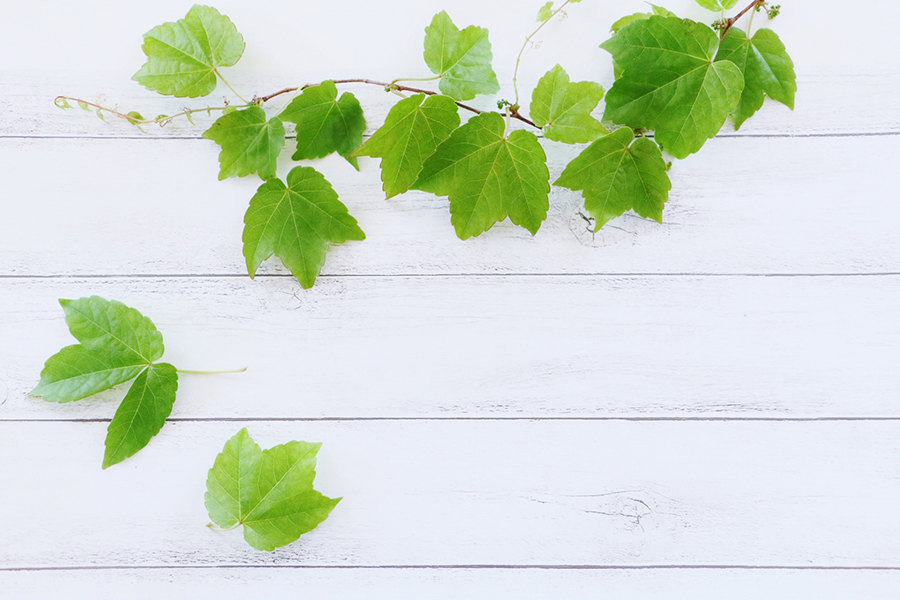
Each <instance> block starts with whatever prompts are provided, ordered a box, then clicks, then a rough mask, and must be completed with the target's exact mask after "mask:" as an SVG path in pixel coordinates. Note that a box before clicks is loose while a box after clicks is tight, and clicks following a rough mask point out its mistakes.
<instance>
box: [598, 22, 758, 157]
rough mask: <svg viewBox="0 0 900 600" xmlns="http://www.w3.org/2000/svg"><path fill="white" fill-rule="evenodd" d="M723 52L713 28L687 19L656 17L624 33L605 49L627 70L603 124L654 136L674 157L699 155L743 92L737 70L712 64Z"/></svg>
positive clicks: (609, 95) (609, 98)
mask: <svg viewBox="0 0 900 600" xmlns="http://www.w3.org/2000/svg"><path fill="white" fill-rule="evenodd" d="M718 45H719V38H718V36H716V34H715V33H714V32H713V30H712V29H710V28H709V27H707V26H706V25H703V24H701V23H695V22H693V21H689V20H687V19H683V20H682V19H677V18H674V17H660V16H654V17H650V18H649V19H646V20H642V21H635V22H633V23H632V24H631V25H629V26H627V27H624V28H623V29H622V30H621V31H619V33H617V34H616V35H614V36H613V37H612V38H610V39H609V40H607V41H606V42H604V43H603V44H602V45H601V46H600V47H601V48H603V49H605V50H607V51H609V52H610V54H612V55H613V59H614V60H615V63H616V65H617V66H618V67H619V68H621V69H622V71H623V72H622V75H621V77H620V78H619V79H617V80H616V82H615V84H614V85H613V87H612V88H611V89H610V90H609V93H607V95H606V112H605V113H604V119H607V120H610V121H613V122H615V123H619V124H623V125H627V126H629V127H631V128H633V129H638V128H641V129H652V130H655V132H656V140H657V142H659V144H660V146H662V148H663V149H664V150H666V151H667V152H668V153H669V154H671V155H672V156H675V157H676V158H685V157H687V156H688V155H690V154H693V153H694V152H697V151H698V150H699V149H700V148H701V147H702V146H703V144H704V143H706V140H707V139H709V138H711V137H713V136H715V135H716V133H718V131H719V129H721V128H722V124H723V123H724V122H725V119H726V118H727V116H728V115H729V113H731V111H733V110H734V108H735V106H737V103H738V101H739V100H740V97H741V90H742V89H743V87H744V78H743V76H742V75H741V71H740V69H738V68H737V66H735V64H734V63H732V62H730V61H724V60H723V61H719V62H716V63H713V57H714V56H715V54H716V50H717V48H718Z"/></svg>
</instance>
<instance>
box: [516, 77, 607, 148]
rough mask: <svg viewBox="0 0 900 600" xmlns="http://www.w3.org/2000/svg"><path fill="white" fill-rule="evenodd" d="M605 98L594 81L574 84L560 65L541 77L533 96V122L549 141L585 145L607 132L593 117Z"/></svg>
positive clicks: (600, 88)
mask: <svg viewBox="0 0 900 600" xmlns="http://www.w3.org/2000/svg"><path fill="white" fill-rule="evenodd" d="M601 99H603V88H602V87H601V86H600V84H598V83H594V82H592V81H580V82H578V83H570V82H569V75H568V74H567V73H566V72H565V70H564V69H563V68H562V67H561V66H559V65H556V66H555V67H553V68H552V69H551V70H550V71H548V72H547V74H546V75H544V76H543V77H541V80H540V81H539V82H538V85H537V88H536V89H535V90H534V94H532V96H531V111H530V113H531V119H532V121H534V123H535V125H537V126H538V127H541V128H542V129H543V130H544V136H545V137H546V138H547V139H548V140H554V141H557V142H564V143H566V144H584V143H587V142H592V141H594V140H596V139H597V138H598V137H600V136H601V135H604V134H606V133H607V131H606V128H605V127H603V125H601V124H600V121H598V120H597V119H595V118H594V117H592V116H591V112H592V111H593V110H594V109H595V108H597V104H599V103H600V100H601Z"/></svg>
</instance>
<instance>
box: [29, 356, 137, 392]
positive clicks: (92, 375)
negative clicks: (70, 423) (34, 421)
mask: <svg viewBox="0 0 900 600" xmlns="http://www.w3.org/2000/svg"><path fill="white" fill-rule="evenodd" d="M146 366H147V363H146V362H144V361H143V360H142V359H140V358H139V357H135V356H134V355H126V356H122V355H120V354H116V353H108V352H104V351H102V350H100V351H90V350H87V349H86V348H85V347H84V346H82V345H81V344H76V345H74V346H66V347H65V348H63V349H62V350H60V351H59V352H57V353H56V354H54V355H53V356H51V357H50V358H49V359H47V362H46V363H44V369H43V370H42V371H41V382H40V383H39V384H38V385H37V387H35V388H34V389H33V390H32V391H31V394H32V395H33V396H41V397H42V398H43V399H44V400H47V401H48V402H72V401H74V400H81V399H82V398H87V397H88V396H93V395H94V394H97V393H100V392H102V391H104V390H108V389H109V388H111V387H113V386H116V385H119V384H120V383H125V382H126V381H129V380H131V379H134V377H135V376H136V375H137V374H138V373H140V372H141V370H142V369H144V368H145V367H146Z"/></svg>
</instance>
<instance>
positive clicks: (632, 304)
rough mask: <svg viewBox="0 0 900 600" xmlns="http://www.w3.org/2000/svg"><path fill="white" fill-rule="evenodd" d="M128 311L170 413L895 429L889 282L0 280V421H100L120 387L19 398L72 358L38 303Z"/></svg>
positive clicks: (48, 311) (51, 313)
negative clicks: (874, 424)
mask: <svg viewBox="0 0 900 600" xmlns="http://www.w3.org/2000/svg"><path fill="white" fill-rule="evenodd" d="M89 294H99V295H102V296H104V297H109V298H116V299H118V300H120V301H122V302H125V303H126V304H128V305H130V306H134V307H136V308H138V309H139V310H141V311H142V312H143V313H144V314H145V315H147V316H149V317H150V318H151V319H153V321H154V322H155V323H156V324H157V326H158V327H159V329H160V331H162V332H163V335H164V339H165V343H166V354H165V356H164V359H165V360H166V361H168V362H171V363H173V364H175V365H176V366H177V367H179V368H183V369H231V368H239V367H244V366H248V367H249V370H248V371H247V372H246V373H242V374H238V375H227V376H224V375H223V376H189V375H183V376H182V377H181V381H180V384H179V390H178V401H177V402H176V404H175V409H174V412H173V417H177V418H184V417H191V418H194V417H202V418H213V417H229V418H244V417H247V418H252V417H275V418H280V417H291V418H297V417H302V418H321V417H342V418H354V417H367V418H373V417H374V418H378V417H483V416H488V417H532V416H555V417H651V418H652V417H661V416H668V417H701V418H702V417H718V418H724V417H735V418H741V417H751V418H752V417H757V418H765V417H768V418H779V417H836V416H837V417H841V416H844V417H846V416H857V417H888V416H890V417H895V418H896V417H900V407H898V405H897V402H896V390H897V389H898V385H900V372H898V370H897V369H896V368H895V367H896V364H897V362H898V358H900V341H898V340H900V305H898V303H897V298H898V296H900V277H779V278H766V277H758V278H749V277H723V278H720V277H706V278H692V277H656V278H649V277H632V278H629V277H559V276H535V277H490V278H484V277H481V278H479V277H462V278H460V277H422V278H416V277H411V278H403V277H400V278H395V277H387V278H346V279H326V280H324V281H321V282H320V283H319V284H317V285H316V286H315V287H314V288H313V289H312V290H310V291H306V292H304V291H303V290H301V289H300V288H299V285H298V284H297V283H296V281H294V280H293V279H291V278H287V277H285V278H268V279H260V280H256V281H250V280H248V279H245V278H242V277H241V278H205V279H193V278H176V279H170V278H150V279H144V278H126V279H110V278H101V279H96V278H89V279H77V278H71V279H68V278H67V279H56V278H53V279H37V280H35V279H8V280H6V281H4V283H3V287H2V288H0V331H2V333H3V338H4V340H9V343H4V344H3V345H2V347H0V361H2V363H3V364H4V365H5V366H6V375H5V377H4V378H5V384H6V386H7V396H6V402H5V403H3V404H2V406H0V418H3V419H11V418H32V419H60V418H109V417H111V415H112V412H113V406H114V403H115V402H117V401H118V399H119V398H120V397H121V396H122V394H123V393H124V390H122V389H120V390H117V391H112V392H109V393H104V394H102V395H101V396H100V397H99V399H88V400H83V401H80V402H73V403H69V404H66V405H57V404H49V403H46V402H43V401H41V400H39V399H35V398H26V394H27V392H28V391H29V390H30V389H31V388H32V387H33V386H34V385H35V384H36V383H37V381H38V375H39V373H40V370H41V368H42V365H43V362H44V361H45V360H46V359H47V358H48V357H49V356H50V355H51V354H53V353H54V352H56V351H58V350H59V348H61V347H62V346H64V345H67V344H70V343H72V338H71V336H70V335H69V333H68V331H67V329H66V325H65V322H64V320H63V315H62V311H61V309H60V308H59V306H58V304H57V302H56V300H57V298H77V297H80V296H83V295H89Z"/></svg>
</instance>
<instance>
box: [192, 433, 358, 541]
mask: <svg viewBox="0 0 900 600" xmlns="http://www.w3.org/2000/svg"><path fill="white" fill-rule="evenodd" d="M320 447H321V444H310V443H307V442H288V443H287V444H281V445H278V446H274V447H272V448H269V449H268V450H262V449H260V447H259V446H258V445H257V444H256V442H254V441H253V439H252V438H251V437H250V434H249V433H248V432H247V429H246V428H245V429H241V430H240V431H239V432H238V433H237V434H236V435H235V436H234V437H232V438H231V439H230V440H228V441H227V442H226V443H225V448H224V449H223V450H222V452H221V453H220V454H219V455H218V456H217V457H216V460H215V462H214V463H213V467H212V468H211V469H210V470H209V475H208V476H207V479H206V495H205V504H206V510H207V511H208V512H209V518H210V520H211V521H212V523H214V524H215V525H216V526H218V527H219V528H221V529H233V528H235V527H238V526H241V525H243V527H244V539H245V540H246V541H247V543H248V544H250V545H251V546H253V547H254V548H256V549H257V550H265V551H270V552H271V551H273V550H275V549H276V548H280V547H282V546H287V545H288V544H290V543H292V542H294V541H296V540H298V539H299V538H300V536H301V535H303V534H304V533H307V532H309V531H312V530H313V529H315V528H316V527H317V526H318V525H319V523H321V522H322V521H324V520H325V519H327V518H328V515H329V514H330V513H331V510H332V509H333V508H334V507H335V506H336V505H337V503H338V502H340V500H341V499H340V498H328V497H326V496H323V495H322V494H320V493H319V492H317V491H316V490H314V489H313V481H314V480H315V477H316V471H315V468H316V454H317V453H318V451H319V448H320Z"/></svg>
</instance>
